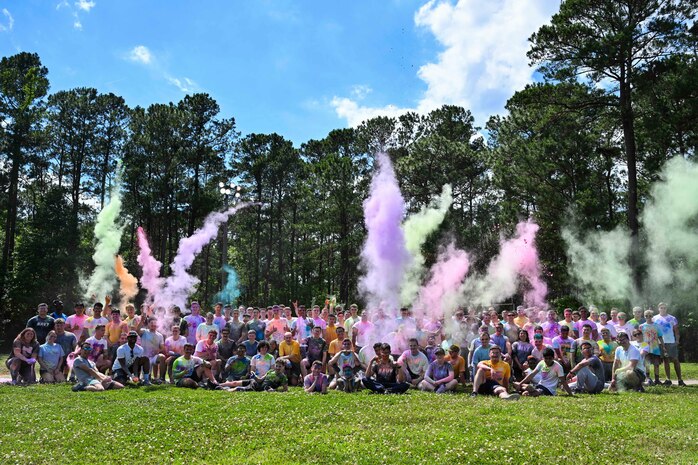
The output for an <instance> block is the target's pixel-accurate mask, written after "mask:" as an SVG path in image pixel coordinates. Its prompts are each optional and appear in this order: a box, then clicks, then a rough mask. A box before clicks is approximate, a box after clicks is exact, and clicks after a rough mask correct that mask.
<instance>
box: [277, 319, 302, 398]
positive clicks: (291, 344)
mask: <svg viewBox="0 0 698 465" xmlns="http://www.w3.org/2000/svg"><path fill="white" fill-rule="evenodd" d="M276 360H283V361H284V362H286V368H287V370H286V371H287V373H288V379H289V383H290V384H291V386H297V385H298V379H299V377H300V375H301V345H300V344H299V343H298V341H296V340H294V339H293V334H292V333H290V332H286V333H284V340H283V341H281V344H279V358H277V359H276Z"/></svg>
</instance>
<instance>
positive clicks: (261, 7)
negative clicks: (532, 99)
mask: <svg viewBox="0 0 698 465" xmlns="http://www.w3.org/2000/svg"><path fill="white" fill-rule="evenodd" d="M558 7H559V0H557V1H555V0H488V1H482V0H458V1H456V0H452V1H447V0H442V1H432V2H423V1H415V0H385V1H363V0H358V1H354V2H328V1H324V2H323V1H303V2H291V1H285V0H279V1H201V2H182V1H177V0H169V1H164V0H157V1H156V0H153V1H143V0H140V1H131V0H120V1H106V0H78V1H75V0H72V1H69V0H53V1H40V0H0V52H1V53H2V56H8V55H12V54H14V53H17V52H19V51H30V52H37V53H38V54H39V56H40V57H41V59H42V62H43V63H44V65H46V66H47V67H48V69H49V79H50V81H51V91H52V92H55V91H58V90H64V89H70V88H73V87H78V86H90V87H95V88H97V89H98V90H99V91H100V92H114V93H115V94H118V95H121V96H123V97H124V98H125V99H126V102H127V103H128V104H129V105H131V106H135V105H141V106H147V105H149V104H152V103H165V102H170V101H173V102H176V101H179V100H180V99H181V98H182V97H183V96H184V95H186V93H191V92H198V91H200V92H207V93H209V94H211V95H212V96H213V97H214V98H215V99H216V100H217V101H218V103H219V105H220V106H221V115H222V116H224V117H234V118H235V119H236V121H237V125H238V129H239V130H240V131H242V133H243V134H247V133H251V132H265V133H268V132H277V133H279V134H281V135H283V136H285V137H287V138H289V139H291V140H292V141H293V142H294V143H295V144H296V145H300V144H301V143H303V142H305V141H307V140H309V139H317V138H322V137H324V136H325V135H326V134H327V133H328V132H329V131H330V130H332V129H335V128H340V127H346V126H353V125H356V124H358V123H359V122H360V121H361V120H362V119H364V118H367V117H371V116H376V115H380V114H387V115H396V114H399V113H401V112H404V111H407V110H416V111H420V112H426V111H429V110H431V109H433V108H436V107H438V106H440V105H443V104H457V105H462V106H464V107H466V108H469V109H471V110H472V111H473V113H474V114H475V116H476V123H477V124H478V125H480V126H482V125H484V123H485V122H486V119H487V117H488V116H489V115H492V114H495V113H501V112H502V111H503V107H504V104H505V102H506V99H507V98H508V97H509V96H510V95H511V94H512V93H513V92H514V91H515V90H517V89H520V88H522V87H523V86H524V85H525V84H526V83H527V82H530V81H531V80H532V79H533V78H532V76H533V70H532V69H531V68H530V67H529V66H528V64H527V59H526V56H525V53H526V50H527V48H528V46H527V43H526V39H527V38H528V37H529V36H530V34H531V33H533V32H535V31H536V30H537V29H538V27H540V25H542V24H544V23H545V22H547V21H549V18H550V16H551V15H552V14H553V13H555V12H556V11H557V8H558Z"/></svg>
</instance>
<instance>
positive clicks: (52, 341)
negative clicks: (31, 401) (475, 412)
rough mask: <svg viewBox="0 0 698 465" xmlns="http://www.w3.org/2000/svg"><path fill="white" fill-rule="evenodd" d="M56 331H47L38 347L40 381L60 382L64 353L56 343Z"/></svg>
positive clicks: (62, 379) (63, 379)
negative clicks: (44, 341) (43, 341)
mask: <svg viewBox="0 0 698 465" xmlns="http://www.w3.org/2000/svg"><path fill="white" fill-rule="evenodd" d="M56 338H57V335H56V331H53V330H51V331H49V332H48V335H47V336H46V343H45V344H42V345H41V347H39V367H40V368H39V374H40V375H41V382H42V383H62V382H63V381H65V377H64V376H63V361H64V360H65V353H64V352H63V347H61V346H60V345H58V344H56Z"/></svg>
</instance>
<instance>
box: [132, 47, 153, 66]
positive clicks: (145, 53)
mask: <svg viewBox="0 0 698 465" xmlns="http://www.w3.org/2000/svg"><path fill="white" fill-rule="evenodd" d="M128 59H129V60H131V61H135V62H137V63H142V64H144V65H149V64H150V63H151V62H152V61H153V54H152V53H150V50H149V49H148V47H146V46H145V45H136V46H135V47H133V48H132V49H131V51H130V52H129V53H128Z"/></svg>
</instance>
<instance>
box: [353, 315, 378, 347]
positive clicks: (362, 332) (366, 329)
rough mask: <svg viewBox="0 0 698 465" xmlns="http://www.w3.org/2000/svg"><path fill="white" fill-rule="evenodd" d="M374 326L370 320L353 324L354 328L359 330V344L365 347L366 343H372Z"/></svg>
mask: <svg viewBox="0 0 698 465" xmlns="http://www.w3.org/2000/svg"><path fill="white" fill-rule="evenodd" d="M373 328H374V325H373V323H371V322H370V321H359V322H358V323H356V324H355V325H354V326H352V330H353V329H356V330H357V334H356V345H357V346H361V347H363V346H365V345H366V344H370V343H371V334H372V333H373Z"/></svg>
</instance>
